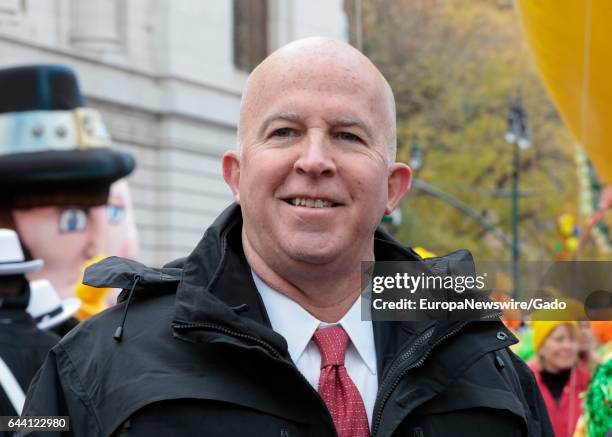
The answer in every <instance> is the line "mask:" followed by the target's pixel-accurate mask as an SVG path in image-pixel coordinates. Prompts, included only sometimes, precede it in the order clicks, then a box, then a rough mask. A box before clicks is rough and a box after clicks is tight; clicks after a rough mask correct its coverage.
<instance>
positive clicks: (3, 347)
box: [0, 277, 59, 437]
mask: <svg viewBox="0 0 612 437" xmlns="http://www.w3.org/2000/svg"><path fill="white" fill-rule="evenodd" d="M0 279H1V277H0ZM0 286H1V284H0ZM28 296H29V294H28V295H27V296H25V297H23V298H22V300H23V305H16V306H13V308H11V309H6V308H1V307H0V358H2V361H4V363H5V364H6V365H7V367H8V368H9V369H10V371H11V373H12V374H13V376H14V377H15V379H16V380H17V382H18V383H19V385H20V386H21V389H22V390H23V391H24V392H27V390H28V387H29V386H30V381H31V380H32V378H33V377H34V375H35V374H36V372H37V371H38V369H39V368H40V366H41V365H42V363H43V361H44V360H45V357H46V356H47V353H48V352H49V350H50V349H51V348H52V347H53V346H54V345H55V344H56V343H57V342H58V341H59V337H58V336H56V335H53V334H51V333H48V332H45V331H41V330H40V329H38V328H37V327H36V323H35V322H34V320H33V319H32V318H31V317H30V315H29V314H28V313H27V312H26V310H25V309H26V306H27V303H28V299H27V298H28ZM20 298H21V297H20ZM13 299H14V298H13ZM15 415H16V411H15V409H14V408H13V405H12V404H11V402H10V401H9V398H8V396H7V394H6V393H5V392H4V390H3V389H2V388H1V387H0V416H15ZM5 435H12V433H8V432H3V431H1V430H0V437H2V436H5Z"/></svg>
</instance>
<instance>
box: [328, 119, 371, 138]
mask: <svg viewBox="0 0 612 437" xmlns="http://www.w3.org/2000/svg"><path fill="white" fill-rule="evenodd" d="M332 126H338V127H351V126H357V127H358V128H360V129H361V130H363V131H364V132H365V133H367V134H368V135H372V130H371V129H370V128H369V126H368V125H367V124H366V123H364V122H363V121H362V120H361V119H360V118H357V117H338V118H336V119H334V120H333V121H332Z"/></svg>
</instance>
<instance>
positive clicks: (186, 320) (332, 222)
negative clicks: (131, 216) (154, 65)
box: [22, 38, 552, 437]
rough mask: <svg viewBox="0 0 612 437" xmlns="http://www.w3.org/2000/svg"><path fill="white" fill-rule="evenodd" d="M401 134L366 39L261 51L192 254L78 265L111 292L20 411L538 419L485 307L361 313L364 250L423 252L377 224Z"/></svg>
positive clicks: (288, 428) (342, 421) (435, 422)
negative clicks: (215, 198)
mask: <svg viewBox="0 0 612 437" xmlns="http://www.w3.org/2000/svg"><path fill="white" fill-rule="evenodd" d="M395 151H396V134H395V104H394V100H393V93H392V92H391V89H390V87H389V84H388V83H387V82H386V80H385V79H384V78H383V76H382V75H381V74H380V72H379V71H378V70H377V69H376V67H375V66H374V65H373V64H372V63H371V62H370V61H369V60H368V59H367V58H366V57H365V56H363V55H362V54H361V53H360V52H358V51H357V50H355V49H354V48H352V47H350V46H349V45H347V44H344V43H342V42H338V41H335V40H330V39H326V38H308V39H304V40H299V41H296V42H293V43H291V44H289V45H287V46H285V47H283V48H281V49H279V50H278V51H276V52H275V53H273V54H272V55H270V56H269V57H268V58H267V59H266V60H264V61H263V62H262V63H261V65H259V66H258V67H257V68H256V69H255V70H254V71H253V73H252V74H251V76H250V77H249V79H248V82H247V85H246V87H245V90H244V94H243V100H242V104H241V108H240V122H239V129H238V147H237V149H236V150H232V151H228V152H227V153H226V154H225V155H224V156H223V162H222V167H223V175H224V178H225V180H226V182H227V184H228V185H229V186H230V188H231V189H232V192H233V194H234V200H235V203H234V204H232V205H231V206H230V207H229V208H228V209H227V210H225V211H224V212H223V213H222V214H221V215H220V216H219V217H218V218H217V220H216V221H215V223H214V224H213V225H212V226H211V227H210V228H209V229H208V230H207V231H206V234H205V235H204V237H203V239H202V240H201V241H200V243H199V244H198V245H197V246H196V248H195V249H194V251H193V252H192V253H191V254H190V255H189V256H188V257H187V258H186V259H182V260H178V261H175V262H172V263H170V264H168V265H167V266H166V267H165V268H163V269H151V268H147V267H145V266H143V265H141V264H139V263H136V262H133V261H128V260H122V259H116V258H115V259H109V260H106V261H103V262H101V263H99V264H98V265H96V266H93V267H92V268H90V269H89V270H88V272H87V274H86V278H85V282H87V283H89V284H90V285H95V286H105V287H116V288H123V289H124V292H123V293H122V295H121V296H120V298H119V300H120V304H119V305H117V306H115V307H113V308H110V309H109V310H107V311H105V312H104V313H102V314H100V315H98V316H97V317H94V318H92V319H90V320H89V321H87V322H85V323H83V324H82V325H81V326H79V327H78V328H77V329H75V330H73V331H72V332H71V333H70V334H69V335H67V336H66V337H64V339H63V340H62V342H60V344H59V345H58V346H57V347H55V348H54V349H53V351H52V352H51V354H50V356H49V357H48V360H47V362H46V364H45V365H44V366H43V368H42V370H41V372H40V373H39V374H38V377H37V379H36V380H35V381H34V382H33V385H32V388H31V390H30V392H29V393H28V399H27V402H26V407H25V412H26V414H27V415H67V416H70V432H71V433H72V434H73V435H78V436H93V435H104V436H106V435H132V436H134V435H135V436H149V435H180V436H184V435H185V436H187V435H203V436H204V435H205V436H260V435H265V436H268V435H271V436H281V437H288V436H330V437H331V436H336V435H339V436H342V437H345V436H369V435H380V436H390V435H398V436H404V435H406V436H429V435H444V436H446V435H469V436H480V435H482V436H490V435H496V437H500V436H519V435H538V436H539V435H552V434H551V433H550V431H549V423H548V419H547V416H546V413H545V412H544V411H545V410H543V404H542V400H541V397H540V395H539V392H538V391H537V388H536V387H535V385H534V382H533V376H532V375H531V374H530V373H529V370H528V369H527V368H526V366H525V365H524V364H523V363H522V362H520V361H519V360H518V359H517V358H516V357H515V356H514V355H512V354H511V353H510V352H509V351H508V350H507V347H508V346H509V345H510V344H512V343H513V342H514V341H515V340H514V338H513V337H512V335H511V334H510V333H509V332H508V331H507V330H506V329H505V328H504V326H503V325H502V324H501V323H500V322H499V321H490V322H486V323H484V322H481V323H476V322H473V323H468V322H454V323H451V322H439V321H435V320H432V321H430V322H418V323H417V322H375V323H374V322H371V321H362V320H361V311H360V289H361V284H360V280H361V273H360V266H361V262H362V261H374V260H395V261H411V262H416V263H423V260H421V259H420V258H419V257H418V255H416V254H415V253H414V252H413V251H412V250H410V249H407V248H405V247H404V246H402V245H401V244H399V243H398V242H397V241H395V240H393V239H392V238H391V237H390V236H388V235H387V234H385V233H384V232H382V231H379V230H377V226H378V224H379V223H380V221H381V218H382V217H383V215H384V214H388V213H390V212H391V211H393V209H394V208H395V207H396V206H397V205H398V203H399V201H400V199H401V198H402V196H404V195H405V194H406V192H407V191H408V189H409V187H410V169H409V168H408V166H406V165H405V164H402V163H397V162H395ZM128 308H129V314H128ZM22 435H26V433H23V434H22ZM45 435H47V434H45Z"/></svg>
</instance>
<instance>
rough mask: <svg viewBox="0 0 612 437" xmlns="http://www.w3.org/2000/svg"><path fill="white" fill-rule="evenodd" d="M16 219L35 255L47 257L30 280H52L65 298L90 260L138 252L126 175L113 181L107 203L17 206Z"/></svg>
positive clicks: (71, 291) (28, 247) (43, 258)
mask: <svg viewBox="0 0 612 437" xmlns="http://www.w3.org/2000/svg"><path fill="white" fill-rule="evenodd" d="M13 218H14V221H15V225H16V228H17V232H18V233H19V236H20V238H21V241H22V243H23V245H24V246H25V247H26V248H27V250H28V251H29V252H30V255H31V256H32V257H33V258H39V259H42V260H44V262H45V264H44V267H43V269H42V270H41V271H39V272H36V273H35V274H32V275H30V276H29V279H31V280H33V279H43V278H44V279H48V280H49V281H51V283H52V284H53V285H54V287H55V288H56V289H57V291H58V293H59V294H60V295H61V296H62V297H70V296H73V295H74V286H75V284H76V283H77V282H78V281H80V276H81V271H82V268H83V264H84V263H85V262H86V261H88V260H89V259H91V258H93V257H95V256H99V255H101V254H104V255H118V256H126V257H133V256H135V254H136V245H137V239H136V227H135V225H134V220H133V211H132V205H131V199H130V196H129V189H128V186H127V182H126V181H125V180H120V181H117V182H116V183H115V184H113V186H112V187H111V194H110V196H109V202H108V204H107V205H103V206H97V207H93V208H83V207H79V206H74V207H67V208H66V207H55V206H51V207H41V208H29V209H16V210H13Z"/></svg>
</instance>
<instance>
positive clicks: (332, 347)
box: [313, 325, 370, 437]
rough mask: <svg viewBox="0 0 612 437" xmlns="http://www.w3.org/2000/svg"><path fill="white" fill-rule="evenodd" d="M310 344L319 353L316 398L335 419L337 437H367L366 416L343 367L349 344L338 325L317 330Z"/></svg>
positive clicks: (368, 430)
mask: <svg viewBox="0 0 612 437" xmlns="http://www.w3.org/2000/svg"><path fill="white" fill-rule="evenodd" d="M313 340H314V342H315V344H316V345H317V347H318V348H319V350H320V351H321V375H320V376H319V395H321V398H323V401H325V405H327V409H328V410H329V412H330V413H331V416H332V418H333V419H334V425H335V426H336V432H337V433H338V436H339V437H369V435H370V429H369V427H368V416H367V414H366V411H365V406H364V405H363V400H362V399H361V395H360V394H359V390H357V387H356V386H355V383H354V382H353V380H352V379H351V377H350V376H349V374H348V373H347V371H346V367H344V356H345V355H346V348H347V347H348V345H349V342H350V341H351V340H350V338H349V336H348V334H347V333H346V331H345V330H344V329H343V328H342V326H340V325H334V326H330V327H326V328H319V329H317V330H316V332H315V333H314V336H313Z"/></svg>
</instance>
